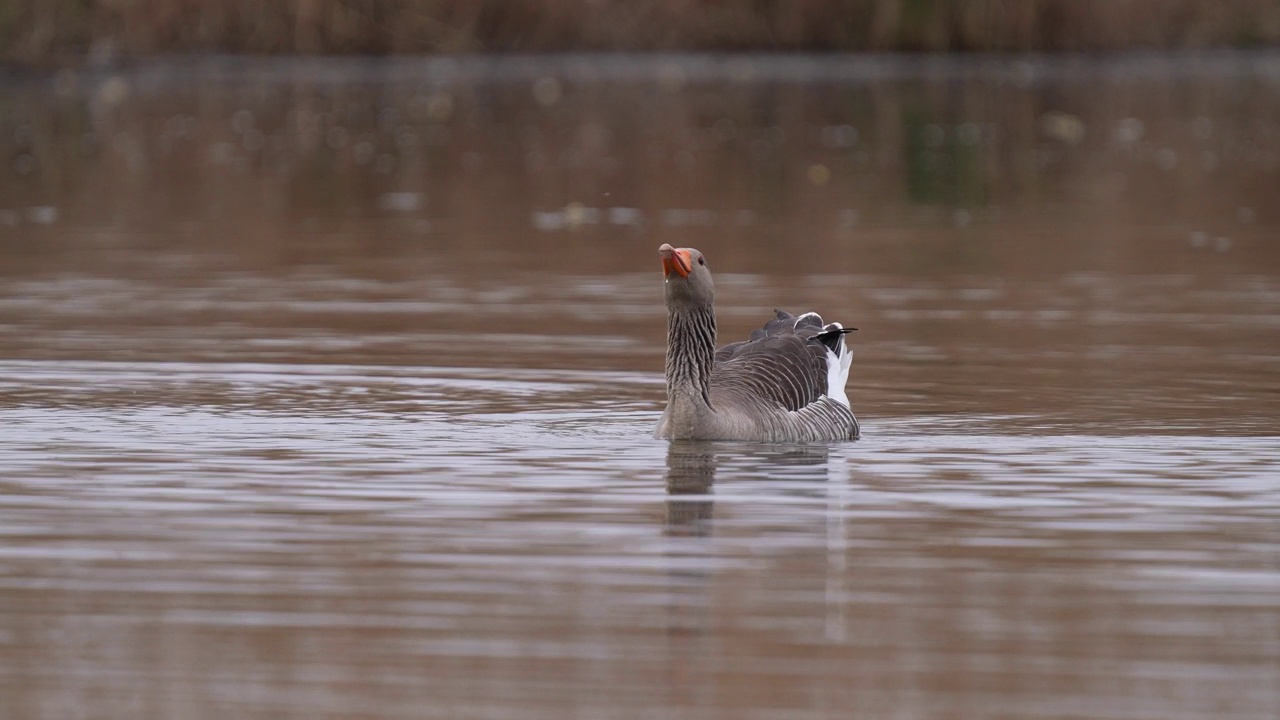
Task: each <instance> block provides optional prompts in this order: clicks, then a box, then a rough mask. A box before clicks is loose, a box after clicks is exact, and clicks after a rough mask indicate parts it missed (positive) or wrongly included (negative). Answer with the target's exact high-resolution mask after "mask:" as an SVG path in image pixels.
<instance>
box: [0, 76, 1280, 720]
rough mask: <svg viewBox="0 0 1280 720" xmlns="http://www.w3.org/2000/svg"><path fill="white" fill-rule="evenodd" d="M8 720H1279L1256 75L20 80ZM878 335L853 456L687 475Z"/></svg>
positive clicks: (732, 464)
mask: <svg viewBox="0 0 1280 720" xmlns="http://www.w3.org/2000/svg"><path fill="white" fill-rule="evenodd" d="M0 100H2V103H0V159H3V160H4V161H5V162H6V163H7V164H6V165H5V166H4V167H2V168H0V178H3V182H0V358H2V359H0V704H2V707H0V716H3V717H5V718H15V719H25V718H60V719H61V718H206V717H236V718H285V717H297V718H409V717H441V718H512V717H527V718H557V719H558V718H658V717H662V718H668V717H688V718H734V719H739V718H835V717H866V718H884V717H895V718H972V717H987V718H1064V719H1065V718H1083V717H1087V718H1117V719H1125V720H1129V719H1134V718H1161V719H1163V720H1174V719H1178V718H1207V717H1213V718H1240V719H1245V718H1248V719H1254V718H1256V719H1258V720H1264V719H1266V720H1269V719H1271V718H1275V717H1276V716H1277V715H1278V714H1280V682H1277V677H1280V438H1278V436H1280V426H1278V424H1277V421H1276V408H1277V407H1280V244H1278V243H1277V236H1278V231H1280V203H1277V200H1280V194H1278V193H1280V123H1278V122H1277V118H1280V60H1278V59H1277V57H1276V56H1274V55H1266V54H1243V55H1224V56H1209V57H1174V58H1162V57H1149V58H1118V59H1112V60H1105V61H1084V60H1064V61H1059V62H1052V63H1051V62H1044V61H1039V60H976V61H967V62H949V61H942V60H924V61H893V60H889V59H864V60H857V59H825V60H824V59H820V58H808V59H806V58H749V57H748V58H732V57H731V58H724V59H718V60H717V59H705V58H679V57H672V58H663V57H658V58H626V57H622V58H617V57H609V58H590V57H582V58H539V59H534V58H523V59H521V58H517V59H510V60H505V61H491V60H483V59H456V60H438V61H431V62H422V61H268V60H245V61H241V60H203V61H186V60H175V61H170V62H164V63H150V64H145V65H141V66H139V67H135V68H130V69H125V70H116V71H111V70H86V71H80V72H74V73H73V72H63V73H61V74H57V75H53V76H42V75H40V76H30V75H21V76H19V75H12V74H11V75H10V76H8V77H6V78H5V79H4V83H3V85H2V86H0ZM663 242H671V243H673V244H677V245H691V246H696V247H699V248H700V249H702V250H703V251H704V252H705V253H706V254H707V256H708V258H709V260H710V263H711V266H712V268H713V270H714V271H715V273H716V280H717V287H718V303H719V314H720V328H721V333H722V341H728V340H730V339H734V338H738V337H741V336H743V335H745V333H747V332H749V330H750V329H751V328H752V327H753V326H755V325H758V324H759V323H760V322H762V320H763V319H765V318H766V317H767V316H768V313H769V312H770V311H771V309H772V308H773V307H784V308H788V309H791V310H793V311H799V310H805V309H813V310H817V311H819V312H821V313H823V315H824V316H825V317H827V318H828V319H829V320H830V319H836V320H841V321H843V322H845V323H846V324H848V325H853V326H856V327H858V328H859V331H858V333H856V335H854V336H853V337H854V342H855V351H856V353H857V354H856V357H855V364H854V368H853V373H852V378H851V381H850V383H849V395H850V397H851V398H852V401H853V403H854V408H855V410H856V412H857V413H858V415H859V416H860V418H861V419H862V421H863V423H864V432H865V438H864V439H863V440H862V441H860V442H857V443H849V444H837V445H822V446H794V447H788V446H763V445H745V444H734V443H711V444H696V443H694V444H688V443H680V444H670V445H669V444H667V443H665V442H659V441H655V440H653V439H652V438H651V436H650V433H651V430H652V428H653V425H654V423H655V422H656V420H657V416H658V414H659V412H660V410H661V407H662V402H663V386H662V377H661V366H662V354H663V321H664V316H663V308H662V305H661V284H660V283H661V275H660V267H659V263H658V259H657V255H656V248H657V247H658V245H659V244H661V243H663Z"/></svg>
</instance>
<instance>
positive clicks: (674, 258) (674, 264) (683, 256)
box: [658, 243, 693, 278]
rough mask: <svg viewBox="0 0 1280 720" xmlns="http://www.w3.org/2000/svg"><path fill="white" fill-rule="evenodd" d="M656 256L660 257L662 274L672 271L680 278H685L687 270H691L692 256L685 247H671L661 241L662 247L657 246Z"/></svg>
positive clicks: (687, 274) (687, 273) (687, 275)
mask: <svg viewBox="0 0 1280 720" xmlns="http://www.w3.org/2000/svg"><path fill="white" fill-rule="evenodd" d="M658 256H659V257H661V258H662V274H663V275H664V276H665V275H670V274H671V273H673V272H674V273H675V274H677V275H679V276H680V277H682V278H687V277H689V272H690V271H691V270H693V257H692V256H690V255H689V251H688V250H686V249H685V248H673V247H671V246H670V245H668V244H666V243H663V244H662V247H660V248H658Z"/></svg>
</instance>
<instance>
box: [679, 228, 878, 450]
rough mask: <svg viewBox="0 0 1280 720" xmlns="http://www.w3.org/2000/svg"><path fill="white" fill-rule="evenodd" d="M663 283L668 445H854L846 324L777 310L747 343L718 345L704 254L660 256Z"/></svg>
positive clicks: (855, 433) (855, 429) (855, 428)
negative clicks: (737, 442)
mask: <svg viewBox="0 0 1280 720" xmlns="http://www.w3.org/2000/svg"><path fill="white" fill-rule="evenodd" d="M658 255H659V256H660V257H661V258H662V271H663V274H664V275H665V276H666V302H667V409H666V411H664V412H663V413H662V419H661V420H659V421H658V429H657V430H656V431H655V432H654V436H655V437H658V438H664V439H668V440H745V441H748V442H822V441H831V440H856V439H857V438H858V435H859V429H858V420H857V418H855V417H854V416H853V412H852V411H851V410H850V409H849V398H848V397H847V396H846V395H845V392H844V385H845V381H846V380H847V379H848V377H849V364H850V362H851V360H852V357H851V355H850V353H849V348H848V347H846V346H845V342H844V336H845V333H847V332H850V330H851V329H852V328H844V327H842V326H841V325H840V323H831V324H829V325H824V324H823V323H822V318H821V317H819V316H818V314H817V313H812V312H810V313H804V314H803V315H800V316H799V317H795V316H792V315H790V314H789V313H786V312H783V311H781V310H778V311H776V313H777V317H775V318H774V319H773V320H770V321H769V322H767V323H765V325H764V327H762V328H760V329H759V330H755V331H753V332H752V333H751V338H750V339H749V340H743V341H741V342H736V343H732V344H730V345H725V346H724V347H722V348H720V349H719V350H717V349H715V344H716V313H715V307H714V303H715V286H714V285H713V284H712V282H711V270H710V269H709V268H708V267H707V260H706V258H705V257H703V255H702V253H701V252H698V251H697V250H694V249H693V248H673V247H671V246H670V245H667V244H663V246H662V247H660V248H658Z"/></svg>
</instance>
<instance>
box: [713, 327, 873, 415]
mask: <svg viewBox="0 0 1280 720" xmlns="http://www.w3.org/2000/svg"><path fill="white" fill-rule="evenodd" d="M775 313H776V317H775V318H774V319H773V320H770V321H769V322H767V323H765V325H764V327H762V328H760V329H758V330H754V331H752V333H751V339H749V340H743V341H742V342H736V343H733V344H730V345H725V346H724V347H722V348H720V349H719V350H717V351H716V356H715V366H714V368H713V369H712V371H711V385H712V387H713V388H715V389H724V390H728V391H730V392H733V393H735V394H737V393H743V394H747V395H750V396H754V397H757V398H760V399H763V400H766V401H771V402H774V403H777V404H778V405H780V406H782V407H783V408H785V409H786V410H788V411H795V410H800V409H802V408H804V407H807V406H809V405H811V404H813V403H815V402H818V400H820V399H821V398H822V397H823V396H826V395H830V394H831V391H830V382H831V380H832V378H831V375H830V370H831V363H832V362H833V360H834V361H835V362H837V363H839V355H840V353H841V352H843V353H845V354H846V356H847V353H848V352H849V351H848V349H847V348H845V347H844V340H843V336H844V334H845V333H846V332H848V331H847V330H845V329H844V328H841V327H840V326H839V324H838V323H833V324H832V325H827V326H824V325H823V324H822V318H821V317H819V316H818V315H817V313H806V314H804V315H801V316H800V317H798V318H797V317H795V316H793V315H791V314H790V313H787V312H785V311H782V310H777V311H775ZM847 367H848V366H847V364H845V368H847ZM843 379H844V378H843V377H842V378H840V380H841V383H840V384H841V386H843ZM840 395H841V397H843V387H841V388H840ZM846 402H847V401H846Z"/></svg>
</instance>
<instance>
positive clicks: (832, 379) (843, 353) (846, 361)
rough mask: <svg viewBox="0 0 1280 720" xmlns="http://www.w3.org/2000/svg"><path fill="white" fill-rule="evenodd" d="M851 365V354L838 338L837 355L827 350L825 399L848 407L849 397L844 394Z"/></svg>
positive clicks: (842, 339)
mask: <svg viewBox="0 0 1280 720" xmlns="http://www.w3.org/2000/svg"><path fill="white" fill-rule="evenodd" d="M851 365H853V353H851V352H849V348H848V346H846V345H845V344H844V337H843V336H842V337H841V338H840V351H839V354H837V353H834V352H832V351H831V350H830V349H828V350H827V397H829V398H831V399H832V400H835V401H836V402H838V403H840V404H841V405H844V406H845V407H849V396H848V395H846V394H845V392H844V386H845V383H847V382H849V366H851Z"/></svg>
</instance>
